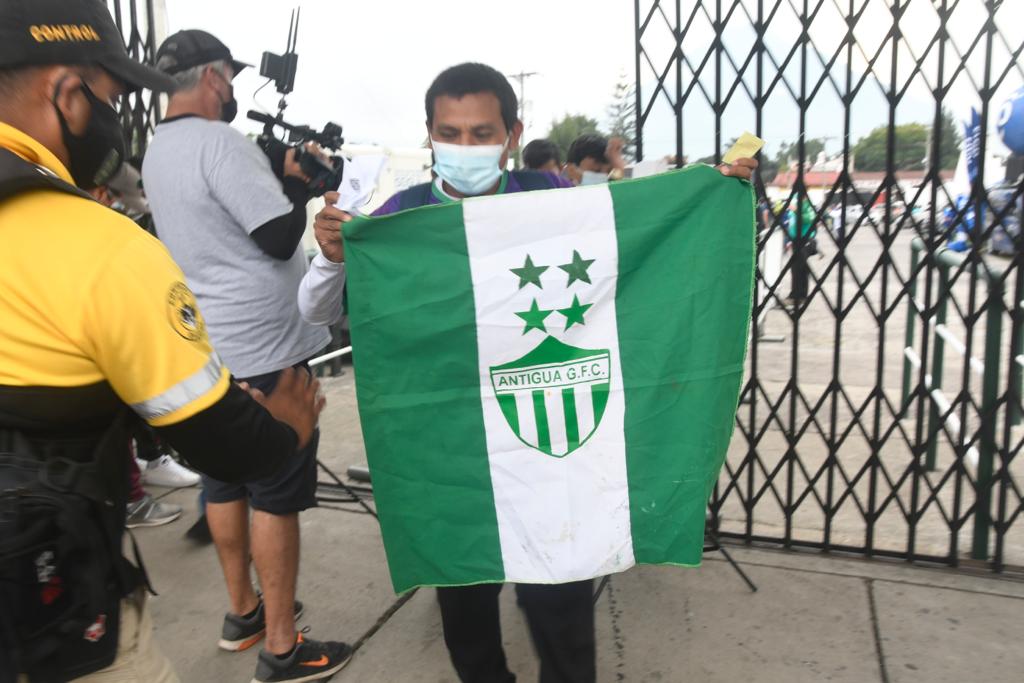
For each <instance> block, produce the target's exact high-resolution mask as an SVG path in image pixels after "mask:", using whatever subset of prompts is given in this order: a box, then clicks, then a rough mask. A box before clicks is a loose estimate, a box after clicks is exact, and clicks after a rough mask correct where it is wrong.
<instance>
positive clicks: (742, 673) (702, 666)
mask: <svg viewBox="0 0 1024 683" xmlns="http://www.w3.org/2000/svg"><path fill="white" fill-rule="evenodd" d="M351 377H352V376H351V374H348V375H346V376H343V377H341V378H336V379H332V380H327V381H326V382H325V385H326V388H327V390H328V396H329V401H330V404H329V405H330V407H329V409H328V412H327V413H326V414H325V416H324V419H323V421H322V429H323V438H322V440H321V457H322V460H323V461H324V462H325V463H326V464H327V465H328V466H329V467H331V468H332V469H335V470H336V471H338V472H339V473H340V472H343V471H344V468H345V467H347V466H348V465H350V464H360V463H363V462H365V456H364V455H363V451H362V442H361V437H360V434H359V425H358V419H357V417H356V411H355V402H354V390H353V386H352V380H351ZM322 479H326V477H324V478H322ZM152 492H153V493H154V494H164V495H165V496H166V499H167V500H169V501H174V502H178V503H180V504H182V505H184V506H185V507H186V514H185V516H184V518H183V519H182V520H180V521H178V522H176V523H174V524H171V525H168V526H165V527H159V528H154V529H141V530H138V531H137V534H136V535H137V536H138V538H139V541H140V544H141V545H142V547H143V552H144V557H145V559H146V562H147V567H148V569H149V572H150V575H151V577H152V579H153V583H154V585H155V587H156V589H157V590H158V591H160V596H159V597H157V598H154V599H153V601H152V603H151V604H152V608H153V615H154V621H155V624H156V629H157V638H158V641H159V643H160V644H161V647H162V648H163V649H164V651H165V653H166V654H167V655H168V657H169V658H170V659H171V661H172V663H173V664H174V666H175V668H176V670H177V671H178V674H179V676H180V677H181V679H182V681H183V682H186V683H192V682H195V683H206V682H210V683H214V682H215V683H230V682H232V681H238V682H240V683H243V682H245V681H248V680H250V678H251V677H252V674H253V670H254V667H255V660H256V652H255V651H254V650H250V651H248V652H244V653H238V654H229V653H226V652H221V651H219V650H218V649H217V645H216V643H217V638H218V635H219V629H220V623H221V618H222V614H223V612H224V610H225V608H226V604H227V601H226V598H225V594H224V589H223V585H222V580H221V576H220V571H219V568H218V565H217V560H216V555H215V552H214V550H213V548H212V547H211V546H207V547H196V546H193V545H192V544H191V543H190V542H188V541H186V540H185V539H184V538H183V537H182V534H183V533H184V531H185V529H186V528H187V527H188V526H189V525H190V524H191V523H192V521H193V520H194V519H195V516H196V509H195V496H196V492H195V490H179V491H170V492H168V491H163V490H161V489H153V491H152ZM358 510H359V508H358V506H356V505H353V504H337V505H334V506H332V507H331V508H326V507H324V508H320V509H317V510H313V511H310V512H308V513H306V514H304V515H303V518H302V531H303V550H302V573H301V577H300V590H299V598H300V599H301V600H304V601H305V603H306V614H305V616H304V617H303V619H302V621H301V622H300V625H301V626H309V627H310V628H311V631H310V636H311V637H314V638H321V639H323V638H336V639H344V640H348V641H350V642H356V641H359V642H360V647H359V650H358V652H357V654H356V656H355V658H354V660H353V661H352V663H351V664H350V665H349V666H348V667H347V668H346V669H345V670H344V671H342V672H341V673H340V674H339V675H338V676H336V677H335V679H334V680H336V681H340V682H345V681H356V682H359V683H371V682H381V683H391V682H397V683H404V682H406V681H409V682H417V681H423V682H430V683H436V682H452V683H454V682H455V681H456V678H455V675H454V672H453V671H452V669H451V666H450V664H449V662H448V658H447V652H446V650H445V647H444V640H443V636H442V633H441V624H440V616H439V613H438V609H437V604H436V600H435V597H434V593H433V591H431V590H421V591H419V592H417V593H415V594H414V595H413V596H412V597H410V598H408V599H399V598H398V597H396V596H395V595H394V593H393V592H392V590H391V585H390V581H389V578H388V574H387V567H386V564H385V560H384V551H383V546H382V544H381V540H380V533H379V530H378V528H377V524H376V521H375V520H374V518H373V517H371V516H369V515H366V514H359V512H358ZM729 550H730V552H732V553H733V555H734V557H735V558H736V559H737V560H738V561H740V562H741V563H742V564H743V566H744V568H745V569H746V571H747V572H748V574H749V575H750V576H751V578H753V580H754V581H755V582H757V584H758V586H759V588H760V590H759V591H758V592H757V593H751V592H750V591H749V590H748V589H747V587H746V585H745V584H744V583H743V582H742V581H741V579H740V578H739V577H738V576H737V575H736V574H735V572H734V571H733V570H732V568H731V567H730V566H729V565H728V564H727V563H726V562H724V561H723V559H722V556H721V554H720V553H717V552H712V553H708V554H707V555H706V561H705V563H704V566H703V567H701V568H699V569H695V570H688V569H679V568H674V567H640V568H637V569H634V570H632V571H630V572H627V573H625V574H621V575H616V576H614V577H613V578H612V580H611V582H610V583H609V587H608V589H607V590H606V591H605V592H604V593H603V594H602V595H601V597H600V599H599V601H598V604H597V635H598V677H599V680H600V681H645V682H646V681H651V682H655V681H657V682H676V681H679V682H683V681H693V682H704V681H707V682H715V681H722V682H726V681H728V682H730V683H732V682H735V681H766V682H774V681H779V682H780V683H782V682H786V683H790V682H799V681H850V682H861V681H884V682H889V681H891V682H893V683H896V682H900V683H903V682H911V681H929V682H941V681H951V682H953V681H956V682H957V683H960V682H962V681H986V682H990V683H1000V682H1003V681H1007V682H1009V681H1017V680H1020V676H1021V671H1024V648H1022V647H1021V643H1022V642H1024V583H1021V582H1016V581H1012V580H1007V579H998V578H993V577H990V576H972V575H968V574H963V573H955V572H951V571H948V570H939V569H925V568H919V567H910V566H907V565H905V564H898V563H888V562H879V561H876V562H868V561H863V560H856V559H841V558H827V557H821V556H819V555H814V554H795V553H794V554H786V553H780V552H776V551H767V550H756V549H748V548H729ZM502 600H503V613H502V620H503V631H504V637H505V643H506V649H507V653H508V657H509V662H510V666H511V667H512V668H513V670H514V671H515V672H516V673H517V674H518V676H519V680H520V681H534V680H536V679H537V666H536V661H535V658H534V657H533V654H532V651H531V645H530V641H529V634H528V631H527V629H526V625H525V622H524V620H523V617H522V614H521V612H520V611H519V610H518V608H517V607H516V606H515V600H514V597H513V592H512V591H511V590H505V591H503V593H502Z"/></svg>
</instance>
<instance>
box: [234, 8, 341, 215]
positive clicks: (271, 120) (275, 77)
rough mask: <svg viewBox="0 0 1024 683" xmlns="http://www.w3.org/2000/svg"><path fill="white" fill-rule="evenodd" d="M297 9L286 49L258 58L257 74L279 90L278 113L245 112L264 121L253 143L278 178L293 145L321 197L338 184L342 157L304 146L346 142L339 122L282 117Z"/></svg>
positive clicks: (293, 62)
mask: <svg viewBox="0 0 1024 683" xmlns="http://www.w3.org/2000/svg"><path fill="white" fill-rule="evenodd" d="M300 12H301V10H299V9H295V10H292V19H291V23H290V24H289V25H288V44H287V46H286V49H285V53H284V54H283V55H277V54H274V53H273V52H264V53H263V60H262V61H261V62H260V75H261V76H263V77H264V78H269V79H270V80H272V81H274V85H275V86H276V87H277V92H279V93H281V101H280V102H279V103H278V106H277V116H271V115H270V114H264V113H263V112H259V111H254V110H250V111H249V113H248V114H247V116H248V117H249V118H250V119H252V120H253V121H258V122H260V123H262V124H263V132H262V133H261V134H260V135H259V137H257V138H256V144H258V145H259V146H260V149H262V150H263V153H264V154H266V155H267V157H268V158H269V159H270V165H271V167H272V168H273V169H274V173H276V174H277V176H278V177H279V178H283V177H284V158H285V155H286V154H287V153H288V150H290V149H292V148H295V161H296V162H297V163H298V164H299V166H300V167H301V168H302V172H303V173H305V174H306V175H307V176H308V177H309V184H308V187H309V192H310V195H311V196H313V197H321V196H323V194H324V193H325V192H329V191H331V190H334V189H337V187H338V186H339V185H340V184H341V174H342V169H343V168H344V165H345V160H344V158H343V157H342V156H340V155H335V156H330V157H328V158H327V159H326V160H325V159H322V158H320V157H319V156H317V155H316V154H311V153H310V152H307V151H306V150H305V149H304V146H305V145H306V143H309V142H313V143H316V144H317V145H319V146H320V147H323V148H325V149H329V150H334V151H337V150H339V149H341V146H342V145H343V144H345V138H343V137H342V135H341V126H339V125H338V124H336V123H334V122H333V121H332V122H329V123H327V125H325V126H324V128H323V130H321V131H317V130H315V129H314V128H311V127H310V126H301V125H294V124H291V123H288V122H286V121H285V120H284V110H285V108H286V107H287V106H288V103H287V101H286V99H285V96H286V95H288V93H290V92H291V91H292V89H293V87H294V86H295V74H296V72H297V70H298V63H299V55H298V53H296V52H295V46H296V43H297V42H298V35H299V15H300ZM275 128H281V129H283V130H284V131H286V132H287V133H288V141H287V142H285V141H284V140H282V139H280V138H278V137H277V136H276V135H274V129H275Z"/></svg>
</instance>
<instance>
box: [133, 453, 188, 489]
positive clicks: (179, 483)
mask: <svg viewBox="0 0 1024 683" xmlns="http://www.w3.org/2000/svg"><path fill="white" fill-rule="evenodd" d="M139 471H140V472H142V482H143V483H144V484H147V485H149V486H167V487H170V488H181V487H183V486H195V485H196V484H198V483H199V475H198V474H196V473H195V472H193V471H192V470H190V469H188V468H187V467H184V466H182V465H179V464H178V461H176V460H175V459H174V458H172V457H171V456H170V455H166V454H164V455H161V456H160V457H159V458H157V459H156V460H152V461H150V462H146V461H145V460H139Z"/></svg>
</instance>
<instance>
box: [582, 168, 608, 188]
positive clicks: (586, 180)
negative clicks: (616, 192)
mask: <svg viewBox="0 0 1024 683" xmlns="http://www.w3.org/2000/svg"><path fill="white" fill-rule="evenodd" d="M607 182H608V174H607V173H598V172H596V171H584V172H583V177H582V178H581V179H580V185H600V184H602V183H607Z"/></svg>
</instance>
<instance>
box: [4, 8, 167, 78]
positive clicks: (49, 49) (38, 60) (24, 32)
mask: <svg viewBox="0 0 1024 683" xmlns="http://www.w3.org/2000/svg"><path fill="white" fill-rule="evenodd" d="M48 64H98V65H99V66H101V67H103V68H104V69H106V70H107V71H109V72H110V73H111V74H112V75H113V76H114V77H116V78H118V79H120V80H122V81H124V82H125V84H126V86H127V88H128V90H129V91H135V90H140V89H141V88H149V89H150V90H155V91H157V92H168V91H170V90H173V89H174V81H172V80H171V79H170V78H168V77H167V76H166V75H164V74H162V73H160V72H159V71H157V70H156V69H154V68H152V67H149V66H146V65H145V64H140V63H139V62H136V61H135V60H134V59H132V58H131V57H129V56H128V51H127V50H125V47H124V39H123V38H122V37H121V32H120V31H118V30H117V26H115V25H114V20H113V19H112V18H111V16H110V11H109V10H107V6H106V5H105V4H104V3H103V0H0V68H13V67H20V66H44V65H48Z"/></svg>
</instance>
